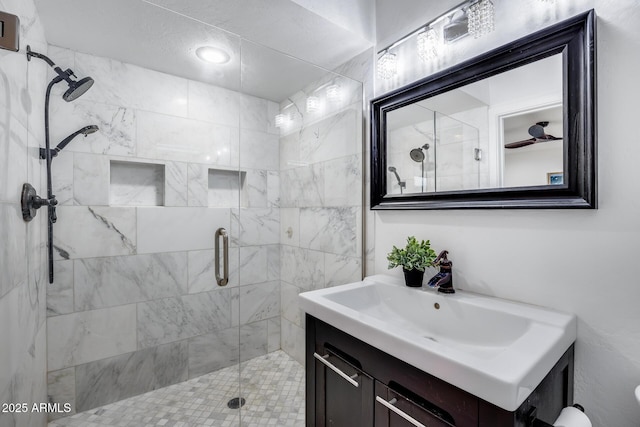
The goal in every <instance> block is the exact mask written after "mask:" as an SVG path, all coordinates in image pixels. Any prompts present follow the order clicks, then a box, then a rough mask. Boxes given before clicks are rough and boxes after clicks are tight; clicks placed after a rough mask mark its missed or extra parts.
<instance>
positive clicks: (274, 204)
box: [267, 171, 280, 208]
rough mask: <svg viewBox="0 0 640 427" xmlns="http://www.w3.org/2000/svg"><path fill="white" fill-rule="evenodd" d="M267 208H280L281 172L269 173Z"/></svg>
mask: <svg viewBox="0 0 640 427" xmlns="http://www.w3.org/2000/svg"><path fill="white" fill-rule="evenodd" d="M267 206H268V207H270V208H278V207H280V172H277V171H269V172H267Z"/></svg>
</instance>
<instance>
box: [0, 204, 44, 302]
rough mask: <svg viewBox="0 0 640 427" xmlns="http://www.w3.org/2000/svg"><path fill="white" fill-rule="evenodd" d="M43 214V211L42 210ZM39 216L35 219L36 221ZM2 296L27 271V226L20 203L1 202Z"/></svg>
mask: <svg viewBox="0 0 640 427" xmlns="http://www.w3.org/2000/svg"><path fill="white" fill-rule="evenodd" d="M40 215H42V212H40ZM36 220H38V218H36V219H34V221H36ZM0 224H3V226H2V229H0V241H2V250H1V251H0V271H2V280H0V296H2V295H4V294H6V293H7V292H8V291H9V290H11V289H13V288H14V287H15V286H17V285H18V284H19V283H20V282H22V281H23V280H25V278H26V273H27V270H26V269H27V242H26V241H27V227H28V225H27V224H25V222H24V220H23V219H22V211H21V209H20V206H19V204H18V203H16V202H14V203H12V204H7V203H0Z"/></svg>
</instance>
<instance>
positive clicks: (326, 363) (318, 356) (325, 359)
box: [313, 353, 358, 387]
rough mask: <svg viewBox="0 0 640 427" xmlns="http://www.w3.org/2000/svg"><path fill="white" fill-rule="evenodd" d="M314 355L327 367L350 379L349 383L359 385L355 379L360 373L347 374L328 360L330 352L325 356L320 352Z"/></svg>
mask: <svg viewBox="0 0 640 427" xmlns="http://www.w3.org/2000/svg"><path fill="white" fill-rule="evenodd" d="M313 357H315V358H316V359H318V360H319V361H321V362H322V363H324V365H325V366H326V367H327V368H329V369H331V370H332V371H333V372H335V373H336V374H338V375H340V376H341V377H342V378H344V379H345V380H346V381H348V382H349V384H351V385H352V386H354V387H358V383H357V381H355V379H356V378H358V374H353V375H351V376H349V375H347V374H345V373H344V372H342V371H341V370H340V369H338V368H337V367H336V365H334V364H333V363H331V362H329V361H328V360H327V359H328V358H329V355H328V354H325V355H324V356H320V355H319V354H318V353H313Z"/></svg>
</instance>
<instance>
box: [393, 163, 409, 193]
mask: <svg viewBox="0 0 640 427" xmlns="http://www.w3.org/2000/svg"><path fill="white" fill-rule="evenodd" d="M389 172H391V173H393V174H394V175H395V176H396V179H397V180H398V185H399V186H400V194H402V193H403V190H404V189H405V188H406V186H407V183H406V181H403V180H401V179H400V175H398V171H397V170H396V168H395V167H394V166H389Z"/></svg>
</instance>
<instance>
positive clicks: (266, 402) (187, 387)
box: [49, 351, 304, 427]
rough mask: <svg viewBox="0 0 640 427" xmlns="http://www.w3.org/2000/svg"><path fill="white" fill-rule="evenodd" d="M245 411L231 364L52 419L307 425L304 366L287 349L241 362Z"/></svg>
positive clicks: (87, 426)
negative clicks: (236, 404)
mask: <svg viewBox="0 0 640 427" xmlns="http://www.w3.org/2000/svg"><path fill="white" fill-rule="evenodd" d="M241 376H242V397H244V398H245V399H246V404H245V405H244V406H243V407H242V409H241V410H238V409H230V408H228V407H227V402H228V401H229V400H230V399H232V398H234V397H237V396H238V394H239V393H238V367H237V365H236V366H231V367H229V368H225V369H222V370H220V371H216V372H212V373H210V374H207V375H203V376H201V377H198V378H194V379H192V380H189V381H185V382H183V383H180V384H175V385H172V386H169V387H165V388H162V389H158V390H154V391H151V392H149V393H145V394H142V395H139V396H135V397H131V398H129V399H125V400H121V401H119V402H116V403H112V404H110V405H106V406H102V407H99V408H95V409H91V410H89V411H86V412H82V413H79V414H76V415H73V416H71V417H67V418H60V419H58V420H55V421H52V422H50V423H49V427H60V426H81V427H101V426H119V427H143V426H165V427H178V426H180V427H196V426H216V427H217V426H221V427H227V426H228V427H232V426H233V427H235V426H239V425H240V424H239V422H240V420H241V421H242V427H249V426H251V427H264V426H274V427H285V426H293V427H298V426H304V368H303V367H302V366H301V365H300V364H299V363H298V362H296V361H295V360H293V359H292V358H291V357H290V356H289V355H287V354H286V353H284V352H283V351H277V352H274V353H269V354H267V355H265V356H260V357H257V358H255V359H251V360H249V361H247V362H243V363H242V373H241Z"/></svg>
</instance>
